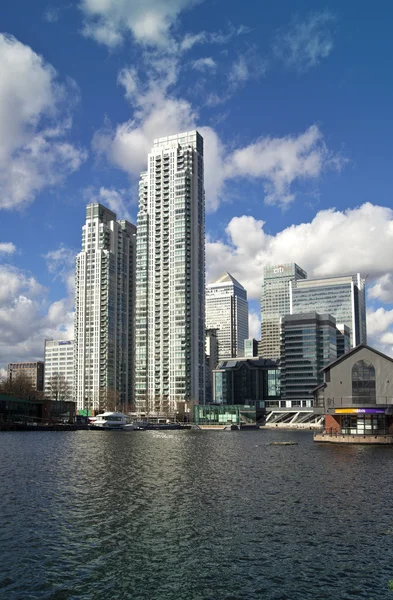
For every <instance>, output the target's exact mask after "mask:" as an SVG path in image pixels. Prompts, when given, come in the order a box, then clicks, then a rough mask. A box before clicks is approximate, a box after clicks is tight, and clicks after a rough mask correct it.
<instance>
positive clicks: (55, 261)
mask: <svg viewBox="0 0 393 600" xmlns="http://www.w3.org/2000/svg"><path fill="white" fill-rule="evenodd" d="M75 257H76V251H75V250H72V249H71V248H67V247H66V246H64V245H63V244H61V245H60V246H59V247H58V248H57V249H56V250H51V251H49V252H47V253H46V254H44V255H43V258H44V259H45V260H46V265H47V267H48V271H49V273H52V274H53V275H54V279H57V278H59V279H60V280H61V281H63V283H64V284H65V285H66V288H67V292H68V294H69V295H70V296H73V294H74V286H75Z"/></svg>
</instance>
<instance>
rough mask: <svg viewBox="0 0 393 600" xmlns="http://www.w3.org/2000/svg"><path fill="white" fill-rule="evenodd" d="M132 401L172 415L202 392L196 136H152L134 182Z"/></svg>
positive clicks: (201, 203) (199, 145) (201, 223)
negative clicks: (143, 166)
mask: <svg viewBox="0 0 393 600" xmlns="http://www.w3.org/2000/svg"><path fill="white" fill-rule="evenodd" d="M136 268H137V279H136V340H135V347H136V360H135V399H136V409H137V410H138V411H140V412H155V413H163V414H173V413H175V412H176V411H177V410H178V409H179V407H180V405H183V403H184V402H188V401H190V400H194V401H197V402H199V403H203V401H204V389H205V377H204V373H205V318H204V311H205V197H204V185H203V138H202V136H201V135H200V134H199V133H198V132H197V131H189V132H186V133H181V134H178V135H172V136H168V137H164V138H159V139H157V140H155V141H154V145H153V148H152V150H151V152H150V153H149V155H148V162H147V171H145V172H143V173H142V174H141V178H140V184H139V212H138V239H137V266H136Z"/></svg>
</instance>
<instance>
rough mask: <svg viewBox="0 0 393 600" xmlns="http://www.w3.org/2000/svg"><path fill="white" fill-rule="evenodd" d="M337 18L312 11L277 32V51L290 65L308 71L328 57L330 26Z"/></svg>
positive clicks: (275, 52)
mask: <svg viewBox="0 0 393 600" xmlns="http://www.w3.org/2000/svg"><path fill="white" fill-rule="evenodd" d="M334 21H335V17H334V15H333V14H332V13H330V12H328V11H322V12H319V13H313V14H311V15H309V17H308V18H307V19H305V20H304V21H301V20H299V19H294V20H293V22H292V23H291V25H290V26H289V27H287V28H284V29H281V30H279V31H278V32H277V36H276V39H275V43H274V48H273V51H274V54H275V56H276V58H278V59H279V60H282V61H283V62H284V64H285V65H286V66H287V67H289V68H294V69H297V70H298V71H307V70H308V69H311V68H312V67H315V66H316V65H318V64H319V63H320V62H321V60H322V59H323V58H326V57H327V56H329V54H330V52H331V51H332V49H333V37H332V31H331V26H332V24H333V23H334Z"/></svg>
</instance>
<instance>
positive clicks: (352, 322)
mask: <svg viewBox="0 0 393 600" xmlns="http://www.w3.org/2000/svg"><path fill="white" fill-rule="evenodd" d="M290 304H291V306H290V311H289V312H290V313H291V314H300V313H306V312H310V311H314V310H315V311H316V312H318V313H320V314H322V313H324V314H325V313H329V314H330V315H333V317H334V318H335V319H336V321H337V323H342V324H344V325H346V326H347V327H348V328H349V330H350V345H351V347H354V346H357V345H358V344H365V343H367V328H366V296H365V280H364V279H363V278H362V277H361V276H360V273H356V274H355V275H345V276H337V277H324V278H318V279H306V280H298V281H294V282H292V283H291V285H290Z"/></svg>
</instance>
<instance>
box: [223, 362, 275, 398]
mask: <svg viewBox="0 0 393 600" xmlns="http://www.w3.org/2000/svg"><path fill="white" fill-rule="evenodd" d="M213 376H214V394H215V395H214V402H216V403H220V404H227V405H229V404H250V405H253V406H255V405H256V406H258V407H259V408H263V407H264V406H265V403H266V402H267V401H269V400H277V399H279V398H280V395H281V379H280V370H279V368H278V367H277V366H276V364H275V363H274V362H273V361H270V360H261V359H255V360H252V359H243V360H226V361H223V362H221V363H220V364H219V365H218V368H217V369H216V370H215V371H214V372H213Z"/></svg>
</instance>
